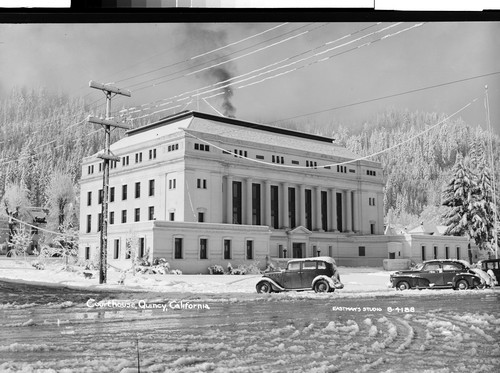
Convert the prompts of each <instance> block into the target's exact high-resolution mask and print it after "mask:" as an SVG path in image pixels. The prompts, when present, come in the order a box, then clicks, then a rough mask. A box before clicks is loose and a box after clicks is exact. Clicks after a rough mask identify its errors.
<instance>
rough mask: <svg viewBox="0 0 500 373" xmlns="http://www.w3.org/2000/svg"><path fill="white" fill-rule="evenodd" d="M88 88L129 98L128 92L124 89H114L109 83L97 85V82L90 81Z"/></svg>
mask: <svg viewBox="0 0 500 373" xmlns="http://www.w3.org/2000/svg"><path fill="white" fill-rule="evenodd" d="M89 87H90V88H95V89H100V90H101V91H106V92H109V93H116V94H117V95H123V96H127V97H130V96H131V93H130V91H128V90H126V89H120V88H116V87H115V86H113V85H111V84H110V83H108V84H102V83H97V82H94V81H93V80H91V81H90V82H89Z"/></svg>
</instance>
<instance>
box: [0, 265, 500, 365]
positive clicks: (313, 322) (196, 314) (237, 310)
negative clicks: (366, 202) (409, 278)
mask: <svg viewBox="0 0 500 373" xmlns="http://www.w3.org/2000/svg"><path fill="white" fill-rule="evenodd" d="M47 268H48V269H46V270H37V269H35V268H33V267H32V266H31V265H30V264H29V263H25V262H24V261H23V260H6V259H3V260H0V330H2V332H1V335H2V338H1V340H0V372H2V373H4V372H5V373H7V372H43V373H54V372H61V373H67V372H85V373H86V372H120V373H132V372H133V373H135V372H138V371H139V370H138V368H137V365H138V363H139V365H140V372H151V373H153V372H154V373H156V372H220V373H227V372H266V373H267V372H384V373H399V372H408V373H416V372H419V373H420V372H427V373H431V372H433V373H455V372H461V373H470V372H484V373H490V372H497V371H500V347H499V344H498V342H499V340H500V307H499V305H500V291H499V290H498V289H486V290H469V291H464V292H459V291H454V290H422V291H418V290H410V291H405V292H399V291H396V290H394V289H392V288H388V286H387V284H388V281H389V272H385V271H383V270H382V268H343V267H341V268H340V276H341V280H342V282H343V283H344V284H345V288H344V289H342V290H338V291H335V293H329V294H316V293H314V292H288V293H280V294H257V293H256V291H255V284H256V282H257V281H258V279H259V278H260V276H257V275H252V276H248V275H246V276H229V275H212V276H210V275H163V276H162V275H154V276H151V275H148V276H146V275H136V276H128V277H127V278H126V280H125V285H119V284H118V279H119V277H120V275H119V272H117V271H116V270H114V269H110V271H109V272H108V284H106V285H99V284H98V281H97V279H85V278H84V276H83V274H82V273H81V270H80V272H79V271H77V272H67V271H61V264H60V263H58V262H57V261H54V262H52V264H51V265H48V266H47ZM2 278H4V279H9V281H15V282H2V281H1V279H2ZM33 284H35V285H33ZM36 284H38V285H36ZM40 285H43V286H40ZM46 285H49V286H46ZM91 299H92V301H93V302H94V303H95V302H103V304H104V303H105V302H107V301H114V302H121V303H123V304H138V303H137V302H138V300H140V301H139V302H141V301H142V302H143V303H142V304H146V305H160V306H165V309H161V308H154V307H150V308H147V307H137V308H133V309H122V308H117V307H110V306H104V307H93V306H90V307H89V303H88V302H89V300H91ZM179 304H184V305H186V304H190V305H192V307H191V306H190V307H191V308H189V307H186V308H184V309H182V308H181V309H179V308H175V306H176V305H179ZM138 355H139V356H138Z"/></svg>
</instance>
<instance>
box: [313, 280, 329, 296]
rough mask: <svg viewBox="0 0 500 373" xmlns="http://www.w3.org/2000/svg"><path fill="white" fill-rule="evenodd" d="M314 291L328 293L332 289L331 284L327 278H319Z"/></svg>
mask: <svg viewBox="0 0 500 373" xmlns="http://www.w3.org/2000/svg"><path fill="white" fill-rule="evenodd" d="M314 291H315V292H316V293H328V292H329V291H330V285H328V282H326V281H325V280H318V281H317V282H316V283H315V284H314Z"/></svg>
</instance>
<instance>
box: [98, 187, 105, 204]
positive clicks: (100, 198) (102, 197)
mask: <svg viewBox="0 0 500 373" xmlns="http://www.w3.org/2000/svg"><path fill="white" fill-rule="evenodd" d="M98 199H99V201H98V202H99V204H100V205H102V200H103V199H104V191H103V190H102V189H99V198H98Z"/></svg>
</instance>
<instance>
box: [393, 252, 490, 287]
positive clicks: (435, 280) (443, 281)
mask: <svg viewBox="0 0 500 373" xmlns="http://www.w3.org/2000/svg"><path fill="white" fill-rule="evenodd" d="M390 280H391V284H392V287H395V288H396V289H397V290H407V289H412V288H416V289H424V288H452V289H457V290H466V289H469V288H476V287H479V286H480V285H481V284H482V281H481V277H480V276H478V275H477V274H475V273H474V272H473V271H472V270H471V269H470V265H469V263H467V262H466V261H464V260H458V259H456V260H454V259H442V260H428V261H425V262H423V263H422V266H419V267H417V268H416V269H412V270H408V271H398V272H395V273H393V274H392V275H391V277H390Z"/></svg>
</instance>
